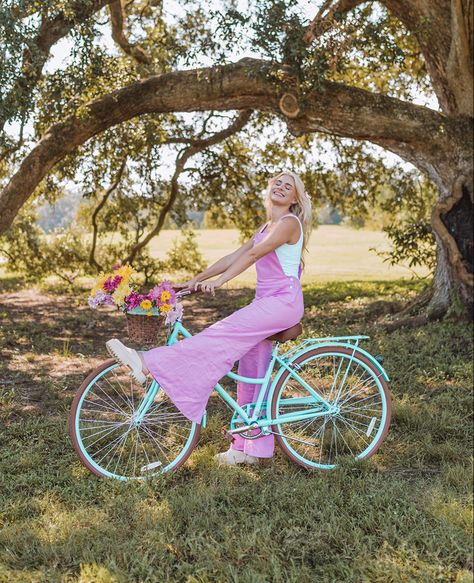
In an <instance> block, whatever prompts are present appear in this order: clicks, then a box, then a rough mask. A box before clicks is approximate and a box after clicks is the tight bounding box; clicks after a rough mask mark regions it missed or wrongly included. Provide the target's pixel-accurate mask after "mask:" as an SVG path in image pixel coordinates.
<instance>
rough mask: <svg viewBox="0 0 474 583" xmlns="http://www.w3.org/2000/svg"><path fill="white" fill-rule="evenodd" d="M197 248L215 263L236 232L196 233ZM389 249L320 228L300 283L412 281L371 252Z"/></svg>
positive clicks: (359, 233) (157, 248)
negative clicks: (401, 279)
mask: <svg viewBox="0 0 474 583" xmlns="http://www.w3.org/2000/svg"><path fill="white" fill-rule="evenodd" d="M195 233H196V235H197V237H196V241H197V244H198V247H199V249H200V251H201V253H202V254H203V256H204V258H205V259H206V261H209V262H210V263H214V262H215V261H217V260H218V259H220V258H221V257H222V256H223V255H226V254H228V253H231V252H232V251H234V250H235V249H237V248H238V247H239V246H240V245H239V232H238V231H237V230H234V229H206V230H202V231H200V230H197V231H195ZM178 236H179V231H171V230H166V231H162V233H160V235H159V237H157V238H156V239H154V240H153V241H152V243H151V250H152V256H154V257H160V258H163V257H164V256H165V253H166V251H167V250H168V249H169V248H170V247H171V245H172V242H173V240H174V239H176V238H177V237H178ZM371 247H375V248H376V249H377V250H378V251H386V250H388V249H389V248H390V245H389V242H388V241H387V238H386V236H385V234H384V233H382V232H380V231H366V230H358V229H351V228H349V227H344V226H339V225H321V226H320V227H318V228H317V229H315V230H313V232H312V235H311V239H310V242H309V246H308V248H309V252H308V254H307V255H306V259H305V261H306V269H305V272H304V274H303V275H302V282H303V283H304V282H312V281H341V280H356V279H357V280H370V279H386V280H392V279H399V278H401V277H407V278H409V277H412V276H413V273H412V271H411V270H410V269H408V268H407V267H406V266H405V267H404V266H400V265H398V266H395V267H390V266H389V265H388V263H384V262H383V259H382V258H380V257H378V256H377V255H376V254H375V252H374V251H370V248H371ZM415 272H416V274H418V275H420V276H425V275H426V274H427V270H426V269H423V268H417V269H416V270H415ZM254 281H255V268H250V269H248V270H247V271H246V272H244V273H242V274H241V275H239V276H238V277H236V278H235V279H234V280H233V283H235V284H236V285H239V284H244V283H245V284H250V283H253V282H254Z"/></svg>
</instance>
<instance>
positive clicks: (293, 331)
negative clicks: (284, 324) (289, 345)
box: [267, 322, 303, 342]
mask: <svg viewBox="0 0 474 583" xmlns="http://www.w3.org/2000/svg"><path fill="white" fill-rule="evenodd" d="M302 332H303V326H301V322H298V324H295V325H294V326H292V327H291V328H287V329H286V330H282V331H281V332H277V333H276V334H273V335H272V336H268V338H267V340H277V341H278V342H286V341H287V340H296V339H297V338H298V336H299V335H300V334H301V333H302Z"/></svg>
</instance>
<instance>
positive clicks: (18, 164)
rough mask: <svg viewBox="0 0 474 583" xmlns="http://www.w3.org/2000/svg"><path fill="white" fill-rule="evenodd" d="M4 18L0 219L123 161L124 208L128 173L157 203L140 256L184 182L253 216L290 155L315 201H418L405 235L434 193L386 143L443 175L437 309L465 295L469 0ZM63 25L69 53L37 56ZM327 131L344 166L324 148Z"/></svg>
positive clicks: (138, 196) (33, 8)
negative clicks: (60, 61)
mask: <svg viewBox="0 0 474 583" xmlns="http://www.w3.org/2000/svg"><path fill="white" fill-rule="evenodd" d="M178 8H179V9H180V12H179V13H177V14H175V13H174V10H177V9H178ZM108 31H110V35H111V38H112V39H113V43H114V44H111V43H107V42H105V41H104V39H106V38H107V37H108V35H109V32H108ZM0 34H1V39H0V40H2V46H3V47H4V49H3V54H2V58H3V61H4V64H5V66H3V67H2V68H1V73H0V84H1V86H2V88H3V89H2V93H1V94H0V127H1V128H3V133H2V137H1V148H2V153H1V155H0V160H1V162H0V164H1V166H0V180H1V185H2V188H3V190H2V191H1V193H0V207H1V208H2V213H1V217H0V230H3V231H5V230H6V229H8V228H9V227H10V225H11V224H12V223H13V220H14V218H15V216H16V215H17V213H18V212H19V210H20V209H21V208H22V207H24V208H25V209H26V210H28V205H31V204H32V203H33V202H34V200H40V199H41V198H43V199H48V200H53V199H54V197H58V196H60V195H61V192H62V184H63V182H64V180H66V179H67V180H75V181H78V182H81V184H82V185H83V190H84V194H85V196H86V197H89V198H91V199H92V198H94V197H95V200H96V203H97V204H98V205H99V204H100V202H101V200H103V197H104V196H106V193H107V192H108V189H109V187H110V186H111V185H113V184H114V182H115V181H116V179H117V177H118V176H119V175H120V182H121V184H120V187H119V186H117V188H116V189H114V190H115V192H116V197H119V196H120V197H122V203H123V205H122V207H121V208H123V209H124V210H123V212H124V216H126V210H125V207H126V204H127V202H128V201H129V200H130V199H131V198H132V197H131V196H129V197H128V198H127V196H126V195H125V192H126V191H127V190H128V191H129V193H130V194H131V193H132V192H133V200H134V204H136V205H137V206H136V208H140V205H142V203H141V202H140V200H142V201H143V204H145V205H148V206H149V207H150V210H149V212H150V213H151V216H154V220H153V224H152V228H151V229H149V230H148V231H147V232H145V231H143V232H141V233H140V236H139V237H138V239H137V240H136V241H134V242H133V244H131V245H129V246H128V250H129V253H131V254H132V255H133V253H134V250H133V249H134V246H135V248H136V247H137V246H138V250H139V249H141V248H142V247H140V245H141V244H142V243H143V242H144V241H146V239H147V237H148V236H153V233H155V234H156V232H158V231H159V229H160V228H161V226H162V224H163V220H164V216H165V214H166V212H171V209H173V210H172V212H173V213H174V215H175V216H176V218H178V219H179V217H180V216H181V218H182V219H183V218H184V215H183V213H184V211H185V209H186V208H187V205H188V201H189V199H190V198H191V199H192V201H193V204H195V205H196V204H202V205H206V204H210V203H211V201H212V203H213V204H215V203H217V204H219V203H220V202H222V203H223V204H226V205H227V207H228V209H229V211H230V212H231V213H232V212H238V210H235V209H238V208H239V204H240V205H242V208H243V209H245V212H243V213H241V215H242V217H243V220H242V226H243V227H244V229H245V228H251V227H252V225H253V221H255V220H257V221H258V220H260V218H261V215H259V212H258V197H257V196H256V195H257V193H258V191H259V189H261V188H262V187H263V185H264V184H265V181H266V178H267V177H268V176H269V175H271V173H272V172H274V171H275V170H279V169H281V168H282V166H283V167H285V166H288V165H291V166H292V167H293V168H295V169H296V170H297V171H300V172H301V173H302V174H303V175H304V179H305V181H306V184H307V185H308V190H309V192H310V193H311V194H312V195H313V196H314V198H315V199H316V198H317V200H318V202H319V201H323V200H331V197H333V202H336V201H334V197H335V193H337V199H338V200H337V204H338V205H340V206H341V207H343V206H344V205H345V206H346V208H351V207H350V205H352V208H354V209H356V210H357V209H359V210H361V209H363V208H365V210H366V212H367V210H368V209H370V206H371V205H373V204H374V200H375V198H376V197H377V196H379V199H377V200H379V201H380V200H381V199H380V196H381V195H380V191H382V190H383V191H384V195H383V196H385V199H384V200H383V204H385V205H389V206H390V205H392V208H395V207H397V205H398V207H397V208H398V209H400V208H401V207H402V206H403V207H404V208H405V215H406V214H407V213H406V209H410V208H411V209H412V210H411V211H409V212H408V223H410V218H411V219H412V220H411V224H408V230H410V229H411V231H412V236H413V237H412V239H411V241H416V240H417V239H416V238H417V237H420V236H421V237H423V236H425V235H426V234H427V233H428V234H430V228H428V227H427V224H426V208H425V207H426V205H423V204H421V205H420V204H417V203H416V202H415V203H413V201H412V200H410V199H415V198H416V199H418V200H420V197H422V198H423V197H424V200H425V201H427V200H430V195H429V193H427V190H426V188H427V187H426V183H425V182H424V181H423V180H421V179H420V177H419V176H416V175H415V174H414V173H413V172H411V173H410V172H406V171H405V172H403V171H402V170H401V169H400V168H399V167H396V166H395V167H390V166H387V165H386V164H385V165H384V164H383V159H382V158H381V156H380V148H383V149H385V150H387V151H390V152H392V153H394V154H396V155H397V156H399V157H400V158H402V159H403V160H404V161H406V162H409V163H411V164H413V165H414V166H415V167H416V168H417V170H418V171H419V172H420V173H422V174H424V175H425V176H426V177H427V178H428V179H429V180H430V181H431V182H432V183H433V184H434V185H435V187H436V189H437V191H438V201H437V202H436V204H435V205H434V207H433V208H432V211H431V213H430V214H431V215H432V218H431V229H432V231H433V233H434V235H435V238H436V242H437V263H436V274H435V281H434V285H433V294H432V297H431V304H430V306H431V308H430V309H431V313H433V314H439V313H441V312H445V311H446V310H447V309H449V307H450V306H452V305H454V304H455V303H456V302H455V298H458V299H461V303H463V304H465V305H468V304H469V302H470V299H469V298H470V297H471V292H472V281H473V277H472V235H471V237H469V235H468V232H469V228H470V226H472V192H473V190H472V158H471V149H470V147H471V145H472V131H471V130H472V115H473V114H472V66H471V65H472V1H469V0H465V1H463V0H452V1H451V2H450V1H448V0H443V1H441V0H436V1H433V0H431V1H428V0H384V1H381V2H367V1H366V2H362V1H358V0H339V1H330V0H325V1H319V2H314V3H312V4H310V5H309V6H308V5H303V3H302V2H299V1H297V0H291V1H287V2H281V1H275V0H264V1H258V2H256V1H253V0H250V1H248V2H233V3H230V4H228V3H220V2H217V1H216V2H214V3H212V4H208V3H203V2H200V1H197V0H195V1H189V2H183V3H180V4H179V5H177V4H176V3H172V2H169V3H167V2H166V1H164V2H158V1H152V0H142V1H131V2H120V1H118V0H115V1H109V2H107V1H96V0H81V1H76V2H66V1H62V2H51V3H47V5H46V4H45V3H41V2H37V1H32V0H30V1H26V0H25V1H24V2H20V3H19V2H12V1H7V2H5V3H3V4H2V7H1V8H0ZM66 38H67V39H68V41H69V43H70V46H71V54H70V57H69V59H68V60H67V62H66V63H65V64H64V66H62V67H59V68H57V69H56V70H54V71H52V72H47V71H46V70H45V65H46V63H47V60H48V58H49V56H50V54H51V50H52V48H53V47H54V46H55V45H56V44H57V43H58V42H59V41H61V40H62V39H66ZM237 57H240V58H237ZM435 102H437V104H438V105H437V106H434V105H433V103H435ZM233 111H237V113H232V112H233ZM188 112H194V113H188ZM227 112H231V113H230V115H229V113H227ZM12 124H13V125H12ZM29 128H32V130H31V129H30V131H28V129H29ZM265 132H266V133H267V136H266V138H267V140H266V143H265V144H262V136H263V135H264V134H265ZM268 134H269V135H268ZM324 146H326V147H329V148H330V149H331V151H332V152H333V156H334V155H335V156H336V159H337V163H338V168H336V169H334V168H331V169H330V170H329V169H328V168H327V165H326V167H325V165H324V162H322V161H321V159H320V157H319V156H318V153H319V152H320V151H321V149H322V148H323V147H324ZM165 151H166V152H167V154H166V155H165ZM170 152H171V154H170ZM334 152H335V153H336V154H334ZM170 156H173V157H174V160H173V163H174V168H173V169H172V170H171V172H170V173H169V176H168V178H167V179H166V180H165V179H164V178H163V173H162V169H163V167H164V166H166V163H167V162H166V160H167V159H168V160H169V158H170ZM362 161H363V163H361V162H362ZM122 168H123V170H121V169H122ZM374 169H376V170H375V174H372V175H371V176H369V171H368V170H370V171H371V172H372V171H374ZM182 173H185V174H186V177H187V180H186V186H184V185H183V183H181V182H180V178H179V177H180V175H181V174H182ZM374 177H375V178H374ZM377 179H379V180H382V179H383V182H384V187H383V188H382V187H381V183H380V182H379V183H378V185H377V184H374V182H375V181H376V180H377ZM122 180H123V183H122ZM335 185H337V188H335ZM361 185H362V187H361ZM387 185H388V186H387ZM420 185H421V187H420ZM377 186H378V187H377ZM393 187H395V188H393ZM399 188H400V190H398V189H399ZM402 189H403V190H402ZM387 191H391V192H392V195H387ZM109 196H110V195H109ZM114 196H115V195H114ZM320 196H321V198H319V197H320ZM323 196H324V198H323ZM387 196H388V199H389V200H388V199H387ZM101 197H102V199H101ZM239 197H240V198H239ZM111 198H112V197H111ZM382 199H383V197H382ZM148 203H150V204H148ZM25 205H26V206H25ZM104 205H105V203H104ZM96 208H97V207H96ZM103 208H104V212H105V206H104V207H103ZM420 208H425V216H423V217H421V216H420ZM232 209H234V211H233V210H232ZM416 209H417V210H416ZM121 212H122V211H121ZM153 213H155V214H154V215H153ZM417 213H418V214H417ZM98 216H99V215H98V214H97V217H98ZM103 216H105V214H104V215H103ZM160 217H161V218H160ZM421 223H422V225H421V228H419V227H420V224H421ZM117 228H119V226H118V225H117ZM406 232H407V231H406ZM406 232H405V233H406ZM399 235H400V233H399ZM401 236H402V238H403V233H402V234H401ZM144 244H145V245H146V242H145V243H144ZM458 303H459V302H458Z"/></svg>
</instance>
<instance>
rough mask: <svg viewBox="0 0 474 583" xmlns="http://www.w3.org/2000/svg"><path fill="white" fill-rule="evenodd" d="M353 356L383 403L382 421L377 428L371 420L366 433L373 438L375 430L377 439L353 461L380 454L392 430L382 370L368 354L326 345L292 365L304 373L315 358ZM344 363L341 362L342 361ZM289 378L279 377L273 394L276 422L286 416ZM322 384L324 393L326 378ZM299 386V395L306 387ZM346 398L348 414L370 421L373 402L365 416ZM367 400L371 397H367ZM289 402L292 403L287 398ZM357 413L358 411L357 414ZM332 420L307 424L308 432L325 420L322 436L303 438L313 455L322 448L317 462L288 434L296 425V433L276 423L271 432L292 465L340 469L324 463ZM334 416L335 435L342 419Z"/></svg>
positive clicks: (271, 407)
mask: <svg viewBox="0 0 474 583" xmlns="http://www.w3.org/2000/svg"><path fill="white" fill-rule="evenodd" d="M352 354H354V359H353V361H352V362H354V363H356V364H357V366H361V367H362V368H363V369H364V370H365V371H367V372H368V373H369V376H370V378H372V379H373V381H374V383H375V386H376V388H377V392H378V393H379V394H380V397H381V404H382V413H381V421H380V423H379V424H378V426H377V427H376V421H375V422H374V421H373V420H371V421H370V422H369V423H368V425H367V430H366V433H368V436H370V434H371V433H370V432H372V431H373V430H375V429H376V433H375V437H374V439H373V440H372V441H371V442H370V444H369V445H368V446H366V447H365V448H364V450H363V451H362V452H361V454H360V455H357V456H353V455H352V456H350V455H348V457H353V458H354V459H368V458H370V457H371V456H373V455H374V454H375V453H376V452H377V450H378V449H379V447H380V446H381V444H382V442H383V440H384V439H385V436H386V435H387V432H388V430H389V427H390V421H391V394H390V390H389V388H388V385H387V383H386V381H385V379H384V378H383V376H382V374H381V372H380V370H379V369H378V368H377V367H376V366H375V365H374V364H373V363H372V362H370V360H369V359H368V358H367V357H366V356H365V355H363V354H362V353H360V352H358V351H357V349H356V350H355V351H354V349H353V348H349V347H343V346H324V347H316V348H308V349H307V350H306V351H305V352H304V353H303V354H300V355H299V356H298V357H297V358H296V359H295V360H294V361H293V362H292V365H293V366H295V365H296V368H297V367H298V366H299V367H301V370H304V365H305V364H307V363H309V362H311V361H313V360H315V359H322V358H323V357H333V358H334V356H341V357H342V358H344V359H345V360H347V359H348V358H349V357H350V356H351V355H352ZM346 357H347V358H346ZM341 362H342V360H341ZM348 362H350V361H348ZM296 372H299V373H301V371H300V370H298V368H297V370H296ZM289 379H292V377H290V373H289V371H287V370H285V372H284V373H283V374H282V376H281V377H280V378H279V380H278V382H277V385H276V387H275V389H274V391H273V394H272V397H271V403H270V411H271V415H272V419H275V420H277V419H278V417H279V416H281V415H282V414H283V412H281V410H282V409H283V405H279V403H280V402H281V403H282V404H283V402H284V398H282V394H283V391H285V387H286V386H287V383H288V380H289ZM319 382H320V390H322V387H323V386H324V379H323V378H322V377H321V380H320V381H319ZM293 383H294V379H293ZM296 385H297V386H299V390H300V392H302V391H303V387H302V386H301V384H300V383H299V382H298V383H297V384H296ZM315 388H316V390H318V389H317V387H315ZM305 390H306V389H305ZM331 390H332V389H331ZM287 392H288V393H289V392H290V390H287ZM294 393H295V392H294V390H293V394H294ZM306 393H307V394H308V395H309V393H308V391H307V390H306ZM323 396H324V397H326V398H327V395H323ZM309 399H310V401H311V399H312V397H310V398H309ZM347 399H349V400H347ZM347 399H346V400H345V401H343V404H344V405H346V403H349V406H346V409H347V410H348V415H352V416H354V415H361V416H365V417H369V418H370V415H366V414H367V413H371V410H370V409H369V408H368V407H369V406H371V402H370V401H369V403H366V404H365V405H364V407H365V410H364V413H363V414H362V413H360V410H359V413H357V408H354V403H352V404H351V400H350V398H347ZM364 399H366V400H368V399H369V397H367V396H364ZM310 401H308V402H310ZM333 401H334V399H333ZM287 402H288V403H290V402H291V400H290V399H288V400H287ZM374 403H375V401H374ZM312 406H313V407H314V403H313V404H312ZM296 407H297V406H296ZM372 408H373V411H372V415H374V414H375V406H374V405H372ZM354 411H356V413H354ZM287 412H288V411H287ZM294 412H295V410H292V411H291V413H294ZM329 417H330V416H325V417H316V416H315V417H314V419H313V421H310V422H308V423H307V424H306V428H305V429H308V428H309V426H310V425H311V423H314V422H317V423H319V421H317V420H318V419H322V420H323V421H321V423H322V424H324V428H322V433H320V434H319V437H318V438H317V439H315V437H314V435H316V433H317V432H315V433H314V435H313V436H312V438H313V442H309V441H307V439H308V438H305V439H302V441H303V442H304V443H305V444H309V445H306V447H307V448H308V449H309V448H310V447H313V452H314V455H315V456H316V455H317V449H316V448H319V459H318V461H315V460H314V459H308V457H305V456H304V455H302V454H301V449H303V448H302V447H299V445H298V441H297V440H298V439H300V438H299V437H295V436H294V435H289V432H290V431H291V426H292V425H293V431H294V432H296V429H297V427H298V426H297V425H296V424H295V423H283V424H278V423H275V424H274V425H273V426H272V431H273V432H274V433H275V437H276V440H277V443H278V445H279V446H280V448H281V450H282V451H283V453H284V454H285V455H286V456H287V457H288V458H289V459H290V460H291V461H292V462H294V463H296V464H298V465H300V466H303V467H305V468H307V469H312V470H314V469H322V470H329V469H334V468H335V467H337V466H338V465H339V463H337V464H333V463H327V464H325V463H321V460H322V452H323V451H324V448H325V447H326V443H325V441H324V439H325V430H326V426H327V423H328V419H329ZM332 417H333V419H332V420H331V423H332V425H333V429H332V432H333V433H334V434H336V432H338V431H339V430H338V429H337V424H338V421H339V420H340V418H341V416H339V417H337V416H332ZM334 419H335V421H334ZM372 419H373V417H372ZM362 420H363V419H362ZM360 421H361V419H356V421H353V420H352V421H350V422H348V421H347V420H346V421H345V422H343V423H344V426H346V427H347V426H349V427H350V425H351V424H352V425H354V423H357V424H359V423H360ZM363 421H365V420H363ZM296 423H299V424H300V427H303V423H304V422H303V421H298V422H296ZM370 424H372V427H370ZM285 425H286V426H287V430H286V431H287V435H285V433H284V432H283V431H282V427H284V426H285ZM315 426H316V425H315ZM354 427H355V428H356V431H360V432H361V431H362V428H360V429H359V428H358V427H357V426H356V425H354ZM288 428H289V429H288ZM313 428H314V427H313ZM369 430H370V431H369ZM318 431H321V430H318ZM356 431H353V433H354V435H355V436H356V437H357V436H358V433H356ZM339 433H341V432H339ZM295 435H296V433H295ZM318 439H319V442H318ZM332 439H333V436H331V448H332V444H333V441H332ZM337 439H339V436H338V435H336V438H335V440H334V442H335V443H336V454H337ZM359 439H361V437H360V436H359ZM292 442H293V443H292ZM343 445H344V444H343ZM326 449H327V447H326ZM348 449H349V450H350V451H351V453H353V452H352V449H351V447H350V445H348ZM310 451H311V450H310ZM306 455H308V454H306ZM341 459H342V456H341Z"/></svg>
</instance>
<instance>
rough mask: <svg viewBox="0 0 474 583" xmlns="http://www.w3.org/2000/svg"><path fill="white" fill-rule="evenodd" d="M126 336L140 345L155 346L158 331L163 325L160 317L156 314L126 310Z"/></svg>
mask: <svg viewBox="0 0 474 583" xmlns="http://www.w3.org/2000/svg"><path fill="white" fill-rule="evenodd" d="M126 316H127V329H128V336H129V338H130V340H131V341H132V342H135V343H136V344H139V345H140V346H156V345H157V344H158V340H157V338H158V332H159V331H160V328H161V327H162V326H163V322H162V318H161V316H158V315H153V316H146V315H143V314H136V313H133V312H132V313H130V312H127V314H126Z"/></svg>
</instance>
